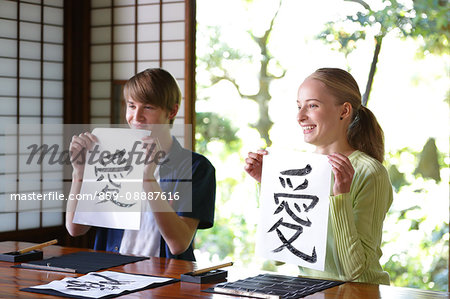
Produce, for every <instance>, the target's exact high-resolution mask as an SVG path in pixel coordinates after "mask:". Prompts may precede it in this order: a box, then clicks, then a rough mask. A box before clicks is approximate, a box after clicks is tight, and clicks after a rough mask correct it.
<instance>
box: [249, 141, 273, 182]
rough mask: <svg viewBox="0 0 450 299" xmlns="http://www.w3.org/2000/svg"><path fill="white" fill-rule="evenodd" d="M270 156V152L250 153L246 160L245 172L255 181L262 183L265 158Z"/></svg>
mask: <svg viewBox="0 0 450 299" xmlns="http://www.w3.org/2000/svg"><path fill="white" fill-rule="evenodd" d="M267 154H269V152H268V151H266V150H263V149H260V150H258V151H257V152H256V153H253V152H249V153H248V157H247V158H246V159H245V167H244V169H245V171H246V172H247V173H248V174H249V175H250V176H251V177H252V178H254V179H255V180H257V181H258V182H260V183H261V174H262V163H263V156H265V155H267Z"/></svg>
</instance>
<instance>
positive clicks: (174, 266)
mask: <svg viewBox="0 0 450 299" xmlns="http://www.w3.org/2000/svg"><path fill="white" fill-rule="evenodd" d="M31 245H33V244H31V243H26V242H0V252H11V251H16V250H18V249H21V248H25V247H28V246H31ZM83 250H84V249H79V248H69V247H61V246H56V245H52V246H49V247H46V248H44V249H43V251H44V258H49V257H54V256H60V255H63V254H68V253H73V252H77V251H83ZM12 265H13V263H9V262H0V298H56V297H55V296H46V295H42V294H35V293H29V292H22V291H19V289H21V288H24V287H30V286H35V285H40V284H47V283H49V282H50V281H53V280H60V279H63V278H64V277H67V276H73V277H75V276H80V275H79V274H71V273H60V272H51V271H41V270H29V269H18V268H11V266H12ZM199 266H200V267H199ZM199 266H197V264H196V263H192V262H187V261H181V260H174V259H165V258H150V259H148V260H144V261H140V262H137V263H132V264H128V265H124V266H119V267H114V268H110V269H109V270H113V271H120V272H127V273H141V274H149V275H156V276H163V277H172V278H180V274H182V273H186V272H190V271H193V270H196V269H198V268H204V267H207V266H210V265H199ZM227 270H228V272H229V281H234V280H236V279H238V278H245V277H240V276H239V269H238V268H236V267H228V268H227ZM211 286H212V284H206V285H200V284H195V283H188V282H177V283H174V284H170V285H166V286H162V287H158V288H155V289H149V290H145V291H141V292H137V293H132V294H129V295H126V296H123V297H121V298H232V296H226V295H218V294H214V295H213V294H210V293H205V292H202V291H201V290H204V289H207V288H209V287H211ZM239 298H243V297H239ZM305 298H309V299H312V298H315V299H319V298H320V299H325V298H326V299H330V298H364V299H371V298H395V299H414V298H427V299H428V298H450V293H447V292H431V291H423V290H418V289H410V288H400V287H391V286H379V285H372V284H365V283H354V282H349V283H345V284H342V285H340V286H338V287H334V288H330V289H327V290H325V291H323V292H319V293H315V294H313V295H310V296H307V297H305Z"/></svg>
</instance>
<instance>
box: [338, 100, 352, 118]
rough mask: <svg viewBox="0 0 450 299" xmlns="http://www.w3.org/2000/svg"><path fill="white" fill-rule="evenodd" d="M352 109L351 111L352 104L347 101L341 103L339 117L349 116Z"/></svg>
mask: <svg viewBox="0 0 450 299" xmlns="http://www.w3.org/2000/svg"><path fill="white" fill-rule="evenodd" d="M352 111H353V107H352V104H350V103H349V102H345V103H344V104H342V110H341V115H340V119H345V118H347V117H351V116H352Z"/></svg>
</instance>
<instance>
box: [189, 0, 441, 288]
mask: <svg viewBox="0 0 450 299" xmlns="http://www.w3.org/2000/svg"><path fill="white" fill-rule="evenodd" d="M449 19H450V4H449V3H448V1H432V0H416V1H406V0H405V1H397V0H391V1H383V0H367V1H361V0H358V1H356V0H319V1H311V0H309V1H298V0H283V1H277V0H254V1H249V0H247V1H245V0H229V1H220V0H198V1H197V22H198V24H197V38H196V48H197V50H196V54H197V69H196V73H197V76H196V82H197V89H196V93H197V101H196V104H195V105H196V112H197V117H196V131H195V132H196V135H195V139H196V144H195V149H196V151H198V152H200V153H202V154H204V155H205V156H207V157H208V159H210V161H211V162H212V163H213V164H214V166H215V168H216V179H217V196H216V218H215V225H214V228H212V229H209V230H205V231H199V232H198V233H197V236H196V239H195V247H196V248H197V250H196V257H197V260H200V261H201V260H209V261H214V262H218V261H228V260H232V261H234V262H235V264H237V265H241V266H244V267H246V268H254V269H262V270H268V271H276V272H279V273H286V272H288V271H295V267H292V266H293V265H284V264H283V265H281V264H279V263H276V262H274V261H267V260H264V259H262V258H260V257H257V256H256V255H255V243H256V241H255V232H256V225H257V222H258V210H257V209H258V204H259V203H258V200H259V199H258V192H259V186H258V185H257V184H256V183H255V181H254V180H253V179H252V178H250V177H249V176H248V175H247V174H246V173H245V171H244V159H245V157H246V156H247V153H248V152H249V151H255V150H257V149H259V148H268V149H269V151H270V150H276V149H286V148H288V149H299V150H308V149H309V145H307V144H304V143H303V138H302V132H301V130H300V128H299V126H298V124H297V123H296V117H295V116H296V113H297V107H296V93H297V88H298V86H299V84H300V83H301V82H302V81H303V79H304V78H305V77H306V76H308V75H309V74H310V73H312V72H313V71H314V70H316V69H317V68H319V67H339V68H342V69H346V70H348V71H349V72H350V73H352V75H353V76H354V77H355V79H356V80H357V81H358V84H359V87H360V90H361V93H362V94H363V101H364V103H365V104H366V105H367V106H368V107H369V108H370V109H371V110H372V111H373V112H374V114H375V115H376V116H377V118H378V121H379V123H380V124H381V126H382V128H383V130H384V134H385V143H386V156H385V162H384V163H385V167H386V168H387V169H388V172H389V175H390V179H391V182H392V185H393V188H394V202H393V204H392V206H391V209H390V211H389V213H388V215H387V218H386V220H385V222H384V233H383V246H382V250H383V256H382V258H381V263H382V265H383V267H384V270H385V271H387V272H389V274H390V277H391V284H392V285H394V286H407V287H414V288H421V289H429V290H439V291H447V290H448V265H449V247H448V246H449V162H450V158H449V134H448V133H449V126H448V125H449V100H450V90H449V86H450V45H449V39H450V33H449V26H450V24H449V23H448V22H449Z"/></svg>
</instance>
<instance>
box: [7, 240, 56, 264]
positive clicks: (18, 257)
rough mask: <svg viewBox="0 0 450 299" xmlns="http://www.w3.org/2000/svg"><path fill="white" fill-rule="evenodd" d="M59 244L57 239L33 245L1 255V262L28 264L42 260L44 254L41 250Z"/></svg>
mask: <svg viewBox="0 0 450 299" xmlns="http://www.w3.org/2000/svg"><path fill="white" fill-rule="evenodd" d="M56 243H58V240H57V239H54V240H51V241H48V242H44V243H41V244H37V245H33V246H30V247H27V248H24V249H21V250H18V251H12V252H6V253H2V254H0V261H5V262H27V261H34V260H41V259H42V258H43V257H44V254H43V252H42V251H41V250H39V249H42V248H44V247H47V246H50V245H53V244H56Z"/></svg>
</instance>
